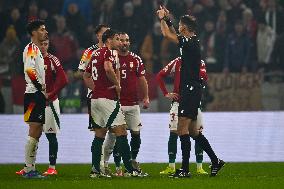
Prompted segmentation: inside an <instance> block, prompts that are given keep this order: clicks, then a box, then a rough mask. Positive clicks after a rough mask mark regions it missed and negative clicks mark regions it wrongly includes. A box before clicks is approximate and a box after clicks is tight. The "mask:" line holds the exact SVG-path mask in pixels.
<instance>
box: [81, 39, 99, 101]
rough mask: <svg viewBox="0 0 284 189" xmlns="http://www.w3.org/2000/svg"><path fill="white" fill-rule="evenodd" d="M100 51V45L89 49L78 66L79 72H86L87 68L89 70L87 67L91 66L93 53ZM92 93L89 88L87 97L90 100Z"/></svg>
mask: <svg viewBox="0 0 284 189" xmlns="http://www.w3.org/2000/svg"><path fill="white" fill-rule="evenodd" d="M98 49H99V45H98V44H96V45H92V46H91V47H89V48H87V49H86V50H85V51H84V53H83V55H82V58H81V60H80V64H79V66H78V70H81V71H83V72H84V71H85V70H86V68H87V65H88V64H89V62H90V60H91V58H92V55H93V52H94V51H96V50H98ZM91 92H92V90H91V89H89V88H88V93H87V97H88V98H90V93H91Z"/></svg>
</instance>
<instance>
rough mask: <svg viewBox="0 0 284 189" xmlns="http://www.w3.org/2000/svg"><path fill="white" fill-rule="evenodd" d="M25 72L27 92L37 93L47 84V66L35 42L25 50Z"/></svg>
mask: <svg viewBox="0 0 284 189" xmlns="http://www.w3.org/2000/svg"><path fill="white" fill-rule="evenodd" d="M23 61H24V73H25V80H26V83H27V84H26V91H25V93H35V92H37V91H38V90H39V87H41V86H43V85H45V69H44V68H45V66H44V59H43V56H42V54H41V52H40V50H39V48H38V46H36V45H35V44H34V43H33V42H30V43H29V44H28V45H27V46H26V47H25V50H24V52H23Z"/></svg>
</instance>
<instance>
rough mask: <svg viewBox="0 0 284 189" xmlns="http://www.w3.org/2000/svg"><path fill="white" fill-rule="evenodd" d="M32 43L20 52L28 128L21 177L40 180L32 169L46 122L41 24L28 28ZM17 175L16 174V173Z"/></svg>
mask: <svg viewBox="0 0 284 189" xmlns="http://www.w3.org/2000/svg"><path fill="white" fill-rule="evenodd" d="M27 30H28V32H29V34H30V35H31V42H30V43H29V44H28V45H27V46H26V47H25V50H24V52H23V62H24V73H25V80H26V83H27V84H26V91H25V96H24V109H25V115H24V120H25V122H26V123H27V124H28V125H29V135H28V140H27V143H26V146H25V167H24V171H25V173H24V174H23V177H24V178H42V177H43V176H42V175H41V174H40V173H39V172H38V171H36V169H35V160H36V154H37V148H38V141H39V138H40V136H41V133H42V126H43V124H44V122H45V106H46V87H45V66H44V59H43V56H42V54H41V52H40V49H39V45H40V43H41V42H42V41H44V40H46V39H48V32H47V31H46V28H45V23H44V21H41V20H34V21H31V22H30V23H29V24H28V25H27ZM17 174H18V172H17Z"/></svg>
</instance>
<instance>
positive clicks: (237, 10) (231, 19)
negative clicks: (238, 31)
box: [227, 0, 243, 33]
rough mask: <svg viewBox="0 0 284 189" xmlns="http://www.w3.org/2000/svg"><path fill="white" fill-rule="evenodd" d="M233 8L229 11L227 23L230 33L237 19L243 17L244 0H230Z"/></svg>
mask: <svg viewBox="0 0 284 189" xmlns="http://www.w3.org/2000/svg"><path fill="white" fill-rule="evenodd" d="M229 3H230V5H231V9H229V10H228V11H227V21H228V22H227V24H228V31H229V33H231V32H233V31H234V25H235V22H236V21H237V20H239V19H240V18H242V12H243V6H242V0H229Z"/></svg>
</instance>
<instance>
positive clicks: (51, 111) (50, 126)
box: [43, 99, 60, 133]
mask: <svg viewBox="0 0 284 189" xmlns="http://www.w3.org/2000/svg"><path fill="white" fill-rule="evenodd" d="M52 105H53V108H52ZM59 116H60V108H59V100H58V99H56V100H54V101H53V102H51V104H50V105H49V106H46V108H45V124H43V132H44V133H59V132H60V120H59Z"/></svg>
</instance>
